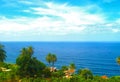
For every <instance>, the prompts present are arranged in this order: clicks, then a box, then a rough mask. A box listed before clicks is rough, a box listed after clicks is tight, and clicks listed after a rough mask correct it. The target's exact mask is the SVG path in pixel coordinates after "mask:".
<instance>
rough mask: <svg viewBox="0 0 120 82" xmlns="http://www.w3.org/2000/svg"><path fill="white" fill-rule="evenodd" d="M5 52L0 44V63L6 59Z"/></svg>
mask: <svg viewBox="0 0 120 82" xmlns="http://www.w3.org/2000/svg"><path fill="white" fill-rule="evenodd" d="M6 57H7V56H6V52H5V50H4V46H3V45H2V44H0V62H4V60H5V59H6Z"/></svg>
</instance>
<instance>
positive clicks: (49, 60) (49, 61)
mask: <svg viewBox="0 0 120 82" xmlns="http://www.w3.org/2000/svg"><path fill="white" fill-rule="evenodd" d="M51 56H52V54H51V53H49V54H48V55H47V56H46V61H47V62H48V63H49V66H50V63H51V62H52V61H51Z"/></svg>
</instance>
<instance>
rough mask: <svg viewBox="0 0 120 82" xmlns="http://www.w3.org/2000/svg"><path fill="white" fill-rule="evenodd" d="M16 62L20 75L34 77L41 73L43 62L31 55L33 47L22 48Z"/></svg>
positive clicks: (43, 66)
mask: <svg viewBox="0 0 120 82" xmlns="http://www.w3.org/2000/svg"><path fill="white" fill-rule="evenodd" d="M16 64H17V65H18V66H19V68H18V74H19V75H20V76H22V77H26V76H28V77H34V76H40V75H42V74H41V73H42V70H43V69H44V68H45V64H43V63H42V62H40V61H39V60H37V59H36V58H35V57H33V48H32V47H28V48H23V49H22V51H21V54H20V55H19V57H18V58H17V59H16Z"/></svg>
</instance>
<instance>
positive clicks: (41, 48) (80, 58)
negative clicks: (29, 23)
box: [1, 42, 120, 76]
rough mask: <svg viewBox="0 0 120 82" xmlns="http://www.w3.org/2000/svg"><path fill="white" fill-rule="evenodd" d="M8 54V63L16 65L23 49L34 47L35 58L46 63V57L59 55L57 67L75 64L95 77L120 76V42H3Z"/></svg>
mask: <svg viewBox="0 0 120 82" xmlns="http://www.w3.org/2000/svg"><path fill="white" fill-rule="evenodd" d="M1 43H2V44H3V45H4V46H5V50H6V52H7V59H6V62H10V63H15V61H16V58H17V57H18V55H19V54H20V50H21V49H22V48H23V47H28V46H33V48H34V56H35V57H37V59H39V60H40V61H42V62H44V63H45V64H48V63H47V62H46V61H45V57H46V55H47V54H48V53H49V52H50V53H54V54H56V55H57V62H56V63H55V66H56V67H57V68H60V67H61V66H63V65H69V64H70V63H75V65H76V68H77V69H80V68H89V69H90V70H91V71H92V72H93V73H94V74H95V75H107V76H114V75H120V66H119V65H118V64H117V63H116V57H118V56H120V42H1Z"/></svg>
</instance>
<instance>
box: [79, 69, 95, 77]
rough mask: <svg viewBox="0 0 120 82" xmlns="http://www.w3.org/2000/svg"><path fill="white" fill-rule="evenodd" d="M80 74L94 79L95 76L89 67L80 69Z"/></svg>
mask: <svg viewBox="0 0 120 82" xmlns="http://www.w3.org/2000/svg"><path fill="white" fill-rule="evenodd" d="M78 74H79V75H80V76H82V77H83V78H85V79H92V78H93V74H92V72H91V71H90V70H89V69H80V70H79V71H78Z"/></svg>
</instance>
